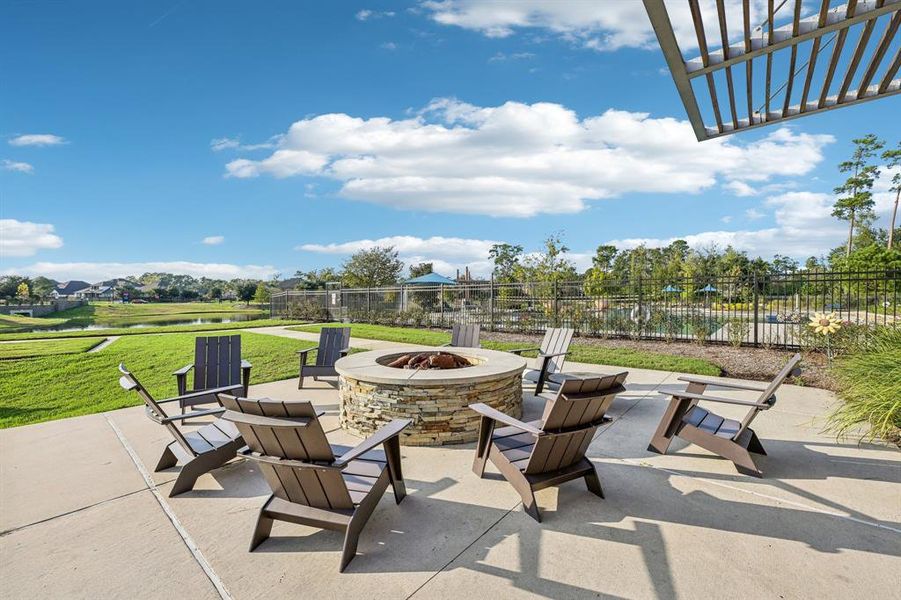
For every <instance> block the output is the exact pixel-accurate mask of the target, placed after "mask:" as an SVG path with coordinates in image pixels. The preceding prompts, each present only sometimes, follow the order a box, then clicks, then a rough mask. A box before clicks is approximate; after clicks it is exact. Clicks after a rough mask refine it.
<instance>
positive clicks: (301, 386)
mask: <svg viewBox="0 0 901 600" xmlns="http://www.w3.org/2000/svg"><path fill="white" fill-rule="evenodd" d="M297 389H299V390H301V389H303V367H301V369H300V377H298V378H297Z"/></svg>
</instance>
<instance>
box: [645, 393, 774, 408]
mask: <svg viewBox="0 0 901 600" xmlns="http://www.w3.org/2000/svg"><path fill="white" fill-rule="evenodd" d="M660 391H661V392H663V393H664V394H670V395H671V396H675V397H677V398H689V399H691V400H698V401H704V402H707V401H709V402H719V403H721V404H737V405H739V406H754V407H756V408H760V409H762V410H766V409H768V408H769V407H770V404H769V403H767V402H749V401H747V400H736V399H735V398H720V397H719V396H707V395H705V394H694V393H692V392H686V391H684V390H670V389H663V388H661V389H660Z"/></svg>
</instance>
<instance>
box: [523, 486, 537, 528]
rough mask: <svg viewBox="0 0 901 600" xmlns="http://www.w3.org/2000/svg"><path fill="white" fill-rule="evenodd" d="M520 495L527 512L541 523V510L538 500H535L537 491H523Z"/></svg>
mask: <svg viewBox="0 0 901 600" xmlns="http://www.w3.org/2000/svg"><path fill="white" fill-rule="evenodd" d="M519 495H520V497H521V498H522V507H523V508H524V509H525V511H526V514H527V515H529V516H530V517H532V518H533V519H535V520H536V521H538V522H539V523H541V511H540V510H538V502H536V501H535V492H533V491H532V490H531V489H530V490H528V492H525V491H521V492H520V494H519Z"/></svg>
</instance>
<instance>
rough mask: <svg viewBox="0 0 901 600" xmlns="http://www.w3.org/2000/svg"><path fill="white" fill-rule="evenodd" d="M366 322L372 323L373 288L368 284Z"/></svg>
mask: <svg viewBox="0 0 901 600" xmlns="http://www.w3.org/2000/svg"><path fill="white" fill-rule="evenodd" d="M366 322H367V323H372V288H371V287H369V286H366Z"/></svg>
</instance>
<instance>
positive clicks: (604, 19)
mask: <svg viewBox="0 0 901 600" xmlns="http://www.w3.org/2000/svg"><path fill="white" fill-rule="evenodd" d="M725 5H726V14H727V15H733V16H734V15H738V17H737V18H731V19H727V22H728V26H729V34H730V37H735V35H736V34H741V32H742V28H743V26H744V25H743V21H742V19H741V15H742V0H726V2H725ZM421 6H422V7H423V8H424V9H425V10H426V11H427V14H428V16H429V17H430V18H431V19H432V20H434V21H436V22H438V23H441V24H443V25H452V26H456V27H462V28H464V29H469V30H473V31H478V32H480V33H482V34H483V35H485V36H487V37H493V38H504V37H509V36H511V35H514V33H516V32H517V31H518V30H527V29H532V30H534V29H540V30H546V31H549V32H551V33H552V34H554V35H555V36H557V37H559V38H561V39H563V40H565V41H569V42H572V43H575V44H577V45H580V46H582V47H584V48H589V49H593V50H615V49H617V48H623V47H635V48H654V47H656V38H655V36H654V31H653V29H652V28H651V24H650V22H649V21H648V17H647V13H646V12H645V10H644V4H643V3H642V2H639V1H638V0H616V1H607V2H604V1H590V0H583V1H566V0H506V1H504V2H485V1H484V0H426V1H424V2H422V3H421ZM700 7H701V14H702V16H703V20H704V26H705V29H706V31H707V34H708V38H709V39H713V40H715V39H719V25H718V21H717V17H716V15H717V13H716V2H715V0H701V2H700ZM765 7H766V2H765V1H764V0H753V1H752V2H751V3H750V11H751V22H752V23H755V24H756V23H760V22H761V21H763V19H764V18H765V11H766V9H765ZM667 10H668V12H669V16H670V20H671V22H672V25H673V29H674V31H675V33H676V38H677V39H678V41H679V46H680V47H681V48H682V49H683V51H685V50H693V49H695V48H697V37H696V36H695V32H694V26H693V24H692V20H691V13H690V11H689V8H688V5H687V3H686V2H684V1H682V0H668V1H667ZM713 47H715V46H713Z"/></svg>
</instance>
